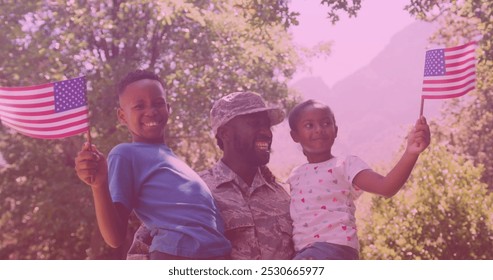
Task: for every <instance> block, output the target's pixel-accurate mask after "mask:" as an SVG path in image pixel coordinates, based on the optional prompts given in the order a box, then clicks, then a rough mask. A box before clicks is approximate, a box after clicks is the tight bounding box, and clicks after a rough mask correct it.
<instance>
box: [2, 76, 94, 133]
mask: <svg viewBox="0 0 493 280" xmlns="http://www.w3.org/2000/svg"><path fill="white" fill-rule="evenodd" d="M87 115H88V107H87V99H86V78H85V77H79V78H75V79H70V80H65V81H60V82H55V83H49V84H44V85H37V86H28V87H12V88H9V87H0V121H1V123H2V124H3V125H5V126H8V127H10V128H12V129H14V130H16V131H17V132H19V133H21V134H24V135H26V136H29V137H33V138H42V139H57V138H64V137H68V136H73V135H77V134H80V133H83V132H86V131H87V130H88V127H89V120H88V116H87Z"/></svg>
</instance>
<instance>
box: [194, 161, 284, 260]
mask: <svg viewBox="0 0 493 280" xmlns="http://www.w3.org/2000/svg"><path fill="white" fill-rule="evenodd" d="M199 174H200V175H201V177H202V179H203V180H204V181H205V182H206V183H207V185H208V186H209V188H210V189H211V192H212V195H213V196H214V199H215V201H216V204H217V207H218V208H219V212H220V213H221V216H222V217H223V220H224V223H225V228H226V237H227V238H228V239H229V240H230V241H231V245H232V247H233V248H232V251H231V258H232V259H239V260H259V259H264V260H274V259H291V258H292V256H293V253H294V251H293V250H294V249H293V242H292V230H293V228H292V221H291V217H290V216H289V201H290V197H289V195H288V194H287V193H286V191H285V190H284V189H283V187H282V186H281V185H279V184H277V183H275V182H272V183H269V182H268V179H266V178H264V177H263V176H262V175H261V173H260V172H257V174H256V175H255V178H254V180H253V182H252V186H251V187H248V185H247V184H246V183H245V182H244V181H243V180H242V179H241V178H240V177H239V176H238V175H236V174H235V173H234V172H233V171H232V170H231V169H229V167H228V166H226V165H225V164H224V163H223V162H222V161H219V162H217V163H216V165H214V166H213V167H212V168H211V169H209V170H207V171H205V172H202V173H199Z"/></svg>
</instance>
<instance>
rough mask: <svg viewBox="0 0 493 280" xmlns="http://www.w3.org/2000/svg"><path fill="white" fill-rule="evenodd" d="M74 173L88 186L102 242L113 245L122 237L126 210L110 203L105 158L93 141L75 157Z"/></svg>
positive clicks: (124, 232) (121, 240)
mask: <svg viewBox="0 0 493 280" xmlns="http://www.w3.org/2000/svg"><path fill="white" fill-rule="evenodd" d="M75 170H76V172H77V176H78V177H79V179H80V180H82V181H83V182H84V183H86V184H88V185H89V186H91V190H92V195H93V199H94V207H95V210H96V218H97V221H98V226H99V230H100V231H101V235H102V236H103V238H104V240H105V242H106V243H107V244H108V245H110V246H111V247H113V248H117V247H120V246H121V245H122V244H123V241H124V240H125V234H126V227H127V223H128V216H129V214H130V211H129V210H128V209H127V208H126V207H124V206H123V205H122V204H120V203H116V204H115V203H113V201H112V199H111V195H110V192H109V187H108V167H107V163H106V158H105V157H104V155H103V154H102V153H101V152H99V151H98V150H97V149H96V147H95V146H94V145H92V147H91V148H89V146H88V145H87V144H85V145H84V147H83V148H82V150H81V151H80V152H79V153H78V154H77V157H76V158H75Z"/></svg>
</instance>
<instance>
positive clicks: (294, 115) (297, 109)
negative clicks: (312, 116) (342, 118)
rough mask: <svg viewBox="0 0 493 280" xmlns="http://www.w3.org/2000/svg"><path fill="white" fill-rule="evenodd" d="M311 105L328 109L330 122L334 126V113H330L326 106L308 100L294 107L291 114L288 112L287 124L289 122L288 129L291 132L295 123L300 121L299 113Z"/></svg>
mask: <svg viewBox="0 0 493 280" xmlns="http://www.w3.org/2000/svg"><path fill="white" fill-rule="evenodd" d="M313 105H321V106H323V107H327V109H329V111H330V114H331V115H332V120H333V121H334V124H335V123H336V118H335V116H334V113H333V112H332V110H331V109H330V107H329V106H327V105H326V104H324V103H322V102H319V101H316V100H313V99H309V100H307V101H304V102H301V103H300V104H298V105H296V106H294V108H293V109H291V112H289V116H288V122H289V128H291V130H296V122H297V121H298V120H299V119H300V115H301V112H303V110H304V109H305V108H306V107H309V106H313Z"/></svg>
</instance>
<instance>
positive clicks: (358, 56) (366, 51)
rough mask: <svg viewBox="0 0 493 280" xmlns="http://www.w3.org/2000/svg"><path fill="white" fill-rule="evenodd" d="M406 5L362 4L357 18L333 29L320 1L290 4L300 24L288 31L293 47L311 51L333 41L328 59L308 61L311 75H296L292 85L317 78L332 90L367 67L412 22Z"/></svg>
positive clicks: (387, 0)
mask: <svg viewBox="0 0 493 280" xmlns="http://www.w3.org/2000/svg"><path fill="white" fill-rule="evenodd" d="M407 3H409V0H367V1H365V0H363V1H362V5H361V6H362V7H361V10H360V11H359V12H358V16H357V17H353V18H348V17H347V16H341V20H340V21H338V22H337V23H336V24H335V25H332V23H331V22H330V21H329V20H328V19H327V11H328V8H327V7H325V6H323V5H321V4H320V0H292V1H291V4H290V8H291V9H292V10H293V11H297V12H299V13H300V16H299V18H298V19H299V22H300V24H299V25H298V26H295V27H292V29H291V32H292V34H293V37H294V40H295V42H296V43H297V44H299V45H302V46H304V47H313V46H315V45H316V44H317V43H319V42H321V41H333V46H332V50H331V51H332V52H331V54H330V56H329V57H328V58H325V59H315V60H313V61H311V63H309V65H308V66H309V67H310V69H311V73H310V72H308V71H305V72H301V73H297V74H296V76H295V77H294V79H293V82H296V80H299V79H301V78H303V77H305V76H320V77H321V78H322V79H323V80H324V82H325V83H326V84H327V85H328V86H329V87H332V86H333V85H334V84H335V83H336V82H337V81H339V80H341V79H343V78H345V77H346V76H349V75H350V74H352V73H353V72H355V71H356V70H357V69H359V68H361V67H363V66H365V65H367V64H368V63H369V62H370V61H371V60H372V59H373V58H374V57H375V56H376V55H377V53H379V52H380V51H381V50H383V48H384V47H385V45H386V44H387V43H389V42H390V38H391V37H392V35H394V34H395V33H397V32H398V31H400V30H402V29H403V28H404V27H406V26H407V25H409V24H411V23H413V22H414V21H415V19H414V18H412V17H411V16H410V15H409V13H408V12H407V11H405V10H404V6H405V5H406V4H407Z"/></svg>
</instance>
